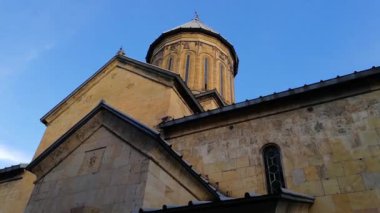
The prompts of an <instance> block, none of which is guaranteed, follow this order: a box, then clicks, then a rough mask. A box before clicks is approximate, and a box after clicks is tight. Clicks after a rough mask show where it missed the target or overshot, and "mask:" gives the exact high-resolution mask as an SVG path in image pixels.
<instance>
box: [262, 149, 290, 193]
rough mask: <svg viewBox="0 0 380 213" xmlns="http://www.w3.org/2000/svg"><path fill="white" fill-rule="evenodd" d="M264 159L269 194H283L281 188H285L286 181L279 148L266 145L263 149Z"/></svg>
mask: <svg viewBox="0 0 380 213" xmlns="http://www.w3.org/2000/svg"><path fill="white" fill-rule="evenodd" d="M263 158H264V165H265V176H266V181H267V190H268V194H278V193H281V188H285V181H284V174H283V170H282V165H281V152H280V149H279V147H278V146H277V145H275V144H269V145H266V146H265V147H264V149H263Z"/></svg>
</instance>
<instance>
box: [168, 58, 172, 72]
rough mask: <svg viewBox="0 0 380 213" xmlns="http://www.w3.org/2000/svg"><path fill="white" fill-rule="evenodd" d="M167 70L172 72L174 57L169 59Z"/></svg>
mask: <svg viewBox="0 0 380 213" xmlns="http://www.w3.org/2000/svg"><path fill="white" fill-rule="evenodd" d="M167 68H168V70H172V69H173V57H169V59H168V64H167Z"/></svg>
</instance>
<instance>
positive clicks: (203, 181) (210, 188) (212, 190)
mask: <svg viewBox="0 0 380 213" xmlns="http://www.w3.org/2000/svg"><path fill="white" fill-rule="evenodd" d="M101 110H105V111H107V112H110V113H111V114H112V115H114V116H116V117H117V118H119V119H121V120H123V121H125V122H127V123H129V124H131V125H132V126H134V127H136V128H137V129H138V130H140V131H141V132H143V133H144V134H146V135H147V136H149V137H151V138H152V139H154V141H156V142H157V143H158V144H159V145H160V146H161V147H162V148H163V149H164V150H165V151H166V152H167V154H169V155H170V156H172V157H173V159H174V160H175V161H177V162H178V163H179V164H180V165H181V166H182V167H183V168H184V169H185V170H186V171H187V172H188V173H189V175H190V176H192V177H193V178H195V180H197V181H198V182H199V183H200V184H201V185H202V186H203V187H204V188H205V189H206V190H207V191H209V192H210V194H211V195H213V197H214V198H215V199H216V200H219V199H220V196H222V194H221V193H220V192H219V191H217V190H216V188H214V187H213V186H212V185H211V184H210V183H209V182H208V181H207V180H206V179H205V178H203V177H202V176H201V174H200V173H198V172H196V171H195V170H194V169H193V168H192V165H190V164H188V163H187V162H186V161H184V160H183V159H182V155H180V154H178V153H177V152H176V151H174V150H173V149H172V146H171V145H170V144H169V143H168V142H166V141H165V140H164V139H162V138H161V136H160V133H159V132H157V131H155V130H153V129H151V128H149V127H147V126H145V125H144V124H142V123H140V122H138V121H137V120H135V119H133V118H131V117H129V116H127V115H125V114H123V113H121V112H119V111H118V110H116V109H114V108H112V107H111V106H109V105H107V104H106V103H105V102H104V101H102V102H100V103H99V105H98V106H97V107H95V108H94V109H93V110H92V111H91V112H90V113H88V114H87V115H86V116H85V117H84V118H82V119H81V120H80V121H79V122H78V123H77V124H75V125H74V126H73V127H72V128H71V129H70V130H68V131H67V132H66V133H65V134H64V135H62V136H61V137H60V138H59V139H58V140H57V141H55V142H54V143H53V144H52V145H51V146H50V147H48V148H47V149H46V150H45V151H44V152H42V153H41V154H40V155H39V156H38V157H37V158H35V159H34V160H33V161H32V162H31V163H30V164H29V165H28V166H27V167H26V169H27V170H29V171H32V170H33V169H34V168H36V166H38V164H39V163H40V162H42V161H43V160H44V159H45V158H47V157H48V156H49V154H51V153H52V152H53V151H54V150H55V149H57V148H58V147H59V146H60V145H61V144H62V143H64V142H65V141H66V140H67V139H68V138H69V137H70V136H71V135H73V134H74V133H75V132H76V131H77V130H78V129H80V128H81V127H82V126H83V125H85V124H86V123H87V122H88V121H89V120H90V119H91V118H92V117H94V116H95V115H96V114H97V113H98V112H100V111H101Z"/></svg>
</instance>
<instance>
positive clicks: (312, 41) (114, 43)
mask: <svg viewBox="0 0 380 213" xmlns="http://www.w3.org/2000/svg"><path fill="white" fill-rule="evenodd" d="M194 10H197V11H198V13H199V15H200V18H201V20H202V21H203V22H205V23H206V24H207V25H209V26H211V27H212V28H214V29H215V30H217V31H219V32H220V33H221V34H222V35H223V36H224V37H225V38H227V39H228V40H229V41H230V42H231V43H232V44H233V45H234V46H235V48H236V51H237V53H238V55H239V58H240V67H239V74H238V75H237V78H236V81H235V82H236V95H237V101H243V100H245V99H252V98H255V97H257V96H260V95H266V94H270V93H273V92H275V91H277V92H278V91H282V90H286V89H288V88H290V87H297V86H301V85H303V84H305V83H312V82H316V81H319V80H320V79H329V78H332V77H335V76H336V75H343V74H348V73H351V72H353V71H354V70H362V69H366V68H369V67H371V66H379V65H380V15H379V11H380V1H379V0H334V1H331V0H308V1H305V0H289V1H254V0H245V1H243V0H241V1H238V0H234V1H232V0H229V1H226V0H218V1H213V0H202V1H200V0H193V1H183V0H171V1H168V0H162V1H155V0H134V1H131V0H124V1H108V0H107V1H105V0H103V1H101V0H98V1H97V0H91V1H90V0H81V1H78V0H62V1H54V0H35V1H27V0H25V1H12V0H0V102H1V104H0V167H4V166H9V165H11V164H17V163H19V162H28V161H29V160H30V159H31V157H32V155H33V153H34V151H35V149H36V147H37V145H38V143H39V141H40V139H41V137H42V135H43V132H44V130H45V127H44V125H43V124H42V123H40V121H39V119H40V118H41V117H42V116H43V115H44V114H45V113H46V112H47V111H49V110H50V109H51V108H52V107H54V106H55V105H56V104H57V103H58V102H59V101H60V100H62V99H63V98H64V97H65V96H66V95H68V94H69V93H70V92H71V91H72V90H73V89H75V88H76V87H77V86H78V85H79V84H80V83H82V82H83V81H84V80H85V79H87V78H88V77H89V76H90V75H91V74H92V73H94V72H95V71H96V70H97V69H98V68H100V67H101V66H102V65H103V64H104V63H105V62H107V60H109V59H110V58H111V57H112V56H113V55H114V54H115V52H116V51H117V49H118V48H119V47H120V46H121V45H122V46H123V47H124V48H125V50H126V54H127V55H128V56H129V57H132V58H135V59H138V60H140V61H144V58H145V54H146V51H147V49H148V46H149V45H150V43H151V42H152V41H153V40H154V39H155V38H157V37H158V36H159V35H160V33H161V32H163V31H165V30H168V29H171V28H173V27H175V26H177V25H180V24H183V23H185V22H187V21H189V20H190V19H191V18H192V17H193V14H194Z"/></svg>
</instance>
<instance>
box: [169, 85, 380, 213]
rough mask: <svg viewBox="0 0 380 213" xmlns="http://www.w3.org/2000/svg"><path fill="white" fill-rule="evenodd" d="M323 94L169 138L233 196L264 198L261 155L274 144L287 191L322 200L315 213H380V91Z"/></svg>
mask: <svg viewBox="0 0 380 213" xmlns="http://www.w3.org/2000/svg"><path fill="white" fill-rule="evenodd" d="M373 89H374V88H373ZM345 95H347V94H345ZM323 96H324V99H322V98H320V97H313V99H310V98H307V97H306V98H305V100H301V99H298V100H297V101H294V102H290V103H288V104H287V105H286V104H284V105H281V104H279V103H277V104H274V105H275V106H270V107H268V108H265V107H263V108H258V109H256V110H254V109H253V110H247V111H245V112H240V114H234V115H226V116H224V117H223V116H220V117H218V118H215V119H219V120H218V121H216V120H215V119H214V120H212V118H210V119H209V120H208V119H203V120H200V121H198V122H194V123H190V124H188V125H187V126H186V125H181V126H180V127H178V128H172V129H166V130H165V135H166V137H167V139H168V140H170V142H171V143H172V144H173V146H174V147H175V148H176V149H178V150H180V152H182V153H183V155H184V159H186V160H187V161H190V162H191V163H192V164H193V165H195V168H196V169H198V170H200V171H201V172H202V173H204V174H207V175H208V177H209V179H210V181H211V182H212V183H214V184H215V185H216V186H218V187H219V189H220V190H222V191H224V192H226V193H228V194H229V195H231V196H234V197H241V196H243V194H244V192H247V191H252V192H256V193H258V194H266V193H267V189H266V179H265V174H264V173H265V172H264V171H265V169H264V167H263V156H262V152H261V149H262V147H263V146H264V145H266V144H269V143H274V144H277V145H278V146H279V147H280V149H281V154H282V166H283V171H284V176H285V182H286V187H287V188H289V189H290V190H293V191H296V192H301V193H306V194H309V195H314V196H316V197H317V199H316V201H315V204H314V205H313V206H312V208H311V212H345V213H346V212H377V211H379V210H380V98H379V97H380V92H379V91H378V90H377V91H376V90H373V91H372V92H366V93H363V94H356V95H351V96H349V97H344V96H343V95H342V96H341V97H339V96H338V95H334V94H332V92H331V93H330V94H328V93H325V94H323ZM326 97H327V98H326ZM306 99H307V100H306Z"/></svg>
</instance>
